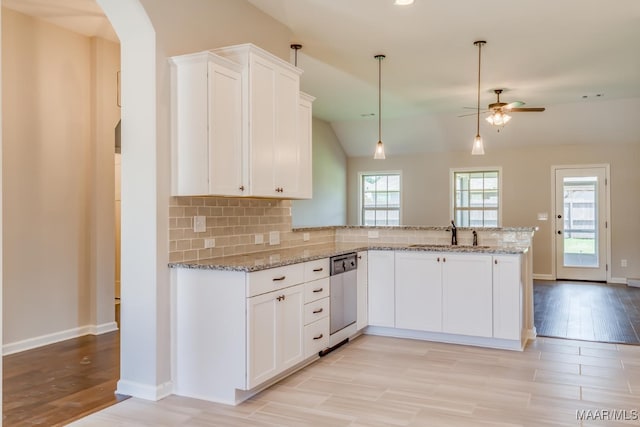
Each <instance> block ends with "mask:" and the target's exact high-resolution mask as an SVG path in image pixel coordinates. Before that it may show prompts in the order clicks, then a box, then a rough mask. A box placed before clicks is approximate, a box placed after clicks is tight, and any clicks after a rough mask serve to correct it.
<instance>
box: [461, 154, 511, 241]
mask: <svg viewBox="0 0 640 427" xmlns="http://www.w3.org/2000/svg"><path fill="white" fill-rule="evenodd" d="M493 171H496V172H498V227H502V210H503V209H504V203H503V199H502V166H482V167H471V168H451V169H449V217H450V218H451V219H455V204H456V194H455V185H456V183H455V175H456V172H465V173H474V172H493ZM456 225H458V224H456ZM460 226H461V227H462V225H460ZM477 228H482V227H477ZM487 228H491V227H487Z"/></svg>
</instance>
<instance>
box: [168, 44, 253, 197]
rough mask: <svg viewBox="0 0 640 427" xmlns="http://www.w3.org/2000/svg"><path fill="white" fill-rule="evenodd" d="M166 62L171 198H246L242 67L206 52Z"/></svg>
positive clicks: (174, 58)
mask: <svg viewBox="0 0 640 427" xmlns="http://www.w3.org/2000/svg"><path fill="white" fill-rule="evenodd" d="M171 63H172V65H173V67H172V76H171V78H172V85H171V86H172V106H171V111H172V127H173V132H172V139H173V152H172V159H173V160H172V161H173V183H172V184H173V185H172V187H173V190H172V194H173V195H177V196H186V195H209V194H215V195H222V196H241V195H244V194H246V188H247V178H246V171H245V168H244V159H243V156H244V150H243V141H242V74H241V67H240V66H239V65H237V64H235V63H233V62H231V61H228V60H226V59H224V58H221V57H219V56H217V55H214V54H212V53H210V52H200V53H196V54H191V55H182V56H178V57H173V58H171Z"/></svg>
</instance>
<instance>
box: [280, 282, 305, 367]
mask: <svg viewBox="0 0 640 427" xmlns="http://www.w3.org/2000/svg"><path fill="white" fill-rule="evenodd" d="M275 294H276V295H277V296H279V297H282V299H281V300H280V301H277V300H276V301H277V302H276V303H277V306H278V310H277V317H278V319H277V325H278V334H277V335H278V336H277V342H278V347H279V355H278V360H279V362H280V363H279V367H278V372H281V371H283V370H285V369H287V368H290V367H292V366H293V365H295V364H296V363H298V362H301V361H302V360H303V359H304V285H297V286H292V287H290V288H286V289H282V290H280V291H276V292H275Z"/></svg>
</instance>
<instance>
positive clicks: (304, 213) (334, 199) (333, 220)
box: [291, 75, 347, 228]
mask: <svg viewBox="0 0 640 427" xmlns="http://www.w3.org/2000/svg"><path fill="white" fill-rule="evenodd" d="M302 77H303V78H304V75H303V76H302ZM291 220H292V225H293V227H294V228H295V227H312V226H323V225H345V224H346V221H347V156H346V155H345V153H344V150H343V149H342V145H340V141H338V138H337V137H336V135H335V133H334V132H333V129H332V128H331V125H330V124H329V123H327V122H325V121H323V120H320V119H313V198H312V199H311V200H294V201H293V202H292V205H291Z"/></svg>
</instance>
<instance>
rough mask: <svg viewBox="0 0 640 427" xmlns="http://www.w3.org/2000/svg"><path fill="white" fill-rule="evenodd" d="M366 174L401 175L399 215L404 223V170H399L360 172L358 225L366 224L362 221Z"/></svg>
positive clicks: (401, 222)
mask: <svg viewBox="0 0 640 427" xmlns="http://www.w3.org/2000/svg"><path fill="white" fill-rule="evenodd" d="M365 175H398V176H399V177H400V208H399V209H398V212H399V214H398V216H399V217H400V225H402V224H403V221H402V212H403V210H404V209H402V206H403V193H404V189H403V188H402V171H399V170H391V171H361V172H358V225H364V223H363V221H362V208H363V206H362V197H363V192H364V188H363V187H362V177H363V176H365ZM381 227H382V226H381Z"/></svg>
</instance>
